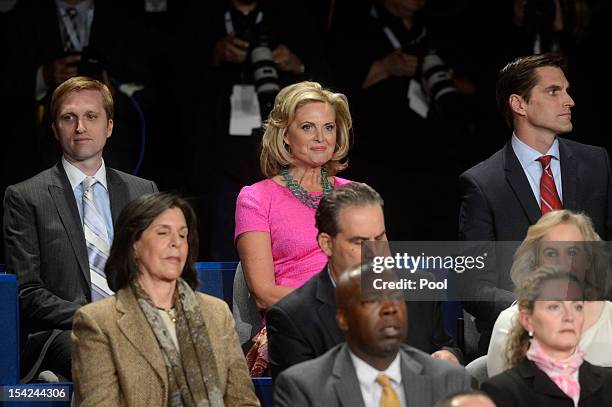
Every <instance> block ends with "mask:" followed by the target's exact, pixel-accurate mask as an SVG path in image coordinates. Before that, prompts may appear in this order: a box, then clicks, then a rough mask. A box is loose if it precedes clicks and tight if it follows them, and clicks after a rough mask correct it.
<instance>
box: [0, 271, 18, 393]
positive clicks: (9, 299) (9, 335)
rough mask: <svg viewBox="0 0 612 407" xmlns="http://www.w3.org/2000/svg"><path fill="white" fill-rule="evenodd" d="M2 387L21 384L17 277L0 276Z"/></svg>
mask: <svg viewBox="0 0 612 407" xmlns="http://www.w3.org/2000/svg"><path fill="white" fill-rule="evenodd" d="M0 332H1V333H2V334H0V349H2V351H1V352H0V385H7V384H8V385H10V384H17V383H19V302H18V301H17V276H15V275H14V274H0Z"/></svg>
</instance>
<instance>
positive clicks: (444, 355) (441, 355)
mask: <svg viewBox="0 0 612 407" xmlns="http://www.w3.org/2000/svg"><path fill="white" fill-rule="evenodd" d="M431 356H433V357H434V358H435V359H440V360H445V361H447V362H450V363H455V364H457V365H458V364H459V359H457V357H456V356H455V355H453V353H452V352H450V351H448V350H446V349H441V350H439V351H436V352H434V353H432V354H431Z"/></svg>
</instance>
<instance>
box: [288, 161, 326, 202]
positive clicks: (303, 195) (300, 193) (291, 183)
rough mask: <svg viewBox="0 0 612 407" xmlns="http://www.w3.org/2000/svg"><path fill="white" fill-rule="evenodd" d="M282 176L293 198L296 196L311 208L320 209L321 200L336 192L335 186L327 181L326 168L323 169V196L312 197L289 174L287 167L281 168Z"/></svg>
mask: <svg viewBox="0 0 612 407" xmlns="http://www.w3.org/2000/svg"><path fill="white" fill-rule="evenodd" d="M280 174H281V176H282V178H283V181H285V183H286V184H287V188H289V190H290V191H291V193H292V194H293V196H295V197H296V198H297V199H298V200H299V201H300V202H301V203H303V204H304V205H306V206H308V207H309V208H313V209H317V208H318V207H319V202H320V201H321V198H323V197H324V196H326V195H327V194H329V193H330V192H331V191H333V190H334V186H333V185H332V183H331V182H329V180H328V179H327V170H326V169H325V167H321V186H322V187H323V195H311V194H310V193H309V192H308V191H306V190H305V189H304V188H302V187H301V186H300V184H299V183H298V182H297V181H296V180H295V179H294V178H293V177H292V176H291V175H290V174H289V167H287V166H284V167H282V168H281V171H280Z"/></svg>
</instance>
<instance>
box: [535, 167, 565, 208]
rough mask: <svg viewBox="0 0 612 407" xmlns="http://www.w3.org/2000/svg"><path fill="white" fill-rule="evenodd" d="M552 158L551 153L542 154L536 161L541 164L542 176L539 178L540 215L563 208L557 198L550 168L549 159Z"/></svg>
mask: <svg viewBox="0 0 612 407" xmlns="http://www.w3.org/2000/svg"><path fill="white" fill-rule="evenodd" d="M552 158H553V157H552V155H543V156H542V157H540V158H538V161H539V162H540V164H542V177H541V178H540V209H541V210H542V215H544V214H546V213H548V212H550V211H556V210H559V209H563V206H562V205H561V199H559V194H558V193H557V187H556V186H555V180H554V178H553V174H552V171H551V170H550V160H551V159H552Z"/></svg>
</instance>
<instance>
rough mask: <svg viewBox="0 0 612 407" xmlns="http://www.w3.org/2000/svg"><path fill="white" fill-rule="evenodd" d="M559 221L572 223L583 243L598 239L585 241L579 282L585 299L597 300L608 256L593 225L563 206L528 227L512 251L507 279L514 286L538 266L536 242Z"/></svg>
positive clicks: (589, 220) (537, 244) (600, 293)
mask: <svg viewBox="0 0 612 407" xmlns="http://www.w3.org/2000/svg"><path fill="white" fill-rule="evenodd" d="M561 224H569V225H575V226H576V227H577V228H578V230H580V233H581V234H582V237H583V239H584V241H585V242H598V243H588V244H585V252H586V255H587V258H588V260H589V268H588V270H587V271H586V275H585V279H584V282H583V284H584V285H585V289H586V291H587V298H589V299H601V298H602V293H603V291H605V289H606V286H607V267H608V259H607V255H606V250H605V248H604V246H603V242H602V241H601V238H600V237H599V235H598V234H597V232H595V229H594V228H593V222H591V219H590V218H589V217H588V216H586V215H584V214H581V213H575V212H572V211H569V210H567V209H563V210H560V211H552V212H548V213H547V214H545V215H544V216H542V217H541V218H540V220H538V222H537V223H535V224H534V225H532V226H531V227H529V229H528V230H527V236H526V237H525V240H523V242H522V243H521V245H520V246H519V247H518V249H517V250H516V252H515V254H514V262H513V263H512V268H511V269H510V278H511V279H512V282H513V283H514V286H515V287H519V286H521V281H522V280H523V279H524V278H525V277H527V276H529V275H530V274H531V272H532V270H534V269H535V268H537V267H538V266H539V265H540V259H539V252H540V241H541V240H542V238H543V237H544V236H546V234H548V233H549V232H550V231H551V230H552V229H553V228H554V227H555V226H558V225H561Z"/></svg>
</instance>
